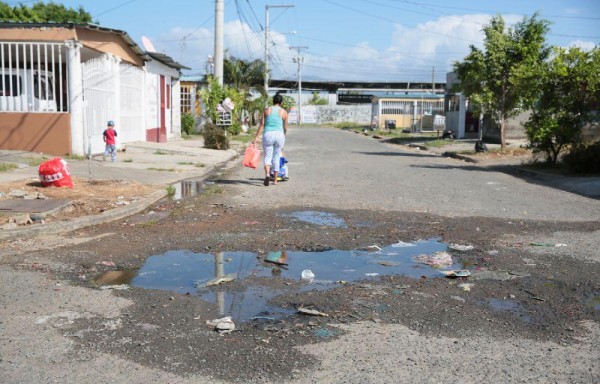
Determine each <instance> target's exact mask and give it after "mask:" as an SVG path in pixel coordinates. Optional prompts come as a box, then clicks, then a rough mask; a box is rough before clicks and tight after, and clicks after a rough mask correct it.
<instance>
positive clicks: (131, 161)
mask: <svg viewBox="0 0 600 384" xmlns="http://www.w3.org/2000/svg"><path fill="white" fill-rule="evenodd" d="M123 162H124V163H133V159H123Z"/></svg>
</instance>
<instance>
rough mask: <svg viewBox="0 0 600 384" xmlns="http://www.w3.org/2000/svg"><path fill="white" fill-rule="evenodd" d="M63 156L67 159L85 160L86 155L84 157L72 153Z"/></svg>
mask: <svg viewBox="0 0 600 384" xmlns="http://www.w3.org/2000/svg"><path fill="white" fill-rule="evenodd" d="M64 158H65V159H67V160H86V159H87V157H85V156H82V155H74V154H71V155H65V156H64Z"/></svg>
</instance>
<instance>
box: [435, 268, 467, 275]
mask: <svg viewBox="0 0 600 384" xmlns="http://www.w3.org/2000/svg"><path fill="white" fill-rule="evenodd" d="M440 272H441V273H443V274H444V275H445V276H446V277H468V276H471V272H469V271H467V270H466V269H457V270H451V271H440Z"/></svg>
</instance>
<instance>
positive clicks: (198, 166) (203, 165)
mask: <svg viewBox="0 0 600 384" xmlns="http://www.w3.org/2000/svg"><path fill="white" fill-rule="evenodd" d="M194 166H195V167H196V168H204V167H206V164H202V163H195V164H194Z"/></svg>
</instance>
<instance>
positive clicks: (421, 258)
mask: <svg viewBox="0 0 600 384" xmlns="http://www.w3.org/2000/svg"><path fill="white" fill-rule="evenodd" d="M413 260H415V261H416V262H418V263H421V264H427V265H431V266H432V267H434V268H440V267H446V266H449V265H452V256H451V255H450V254H449V253H448V252H436V253H434V254H433V255H418V256H415V257H413Z"/></svg>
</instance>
